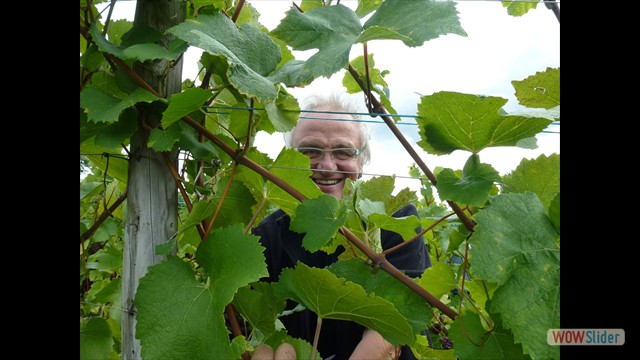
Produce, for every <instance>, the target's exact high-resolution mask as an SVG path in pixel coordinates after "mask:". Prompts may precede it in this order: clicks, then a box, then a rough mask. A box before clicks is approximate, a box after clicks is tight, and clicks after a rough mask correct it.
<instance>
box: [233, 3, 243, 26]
mask: <svg viewBox="0 0 640 360" xmlns="http://www.w3.org/2000/svg"><path fill="white" fill-rule="evenodd" d="M243 6H244V0H240V1H238V5H236V11H234V12H233V15H232V16H231V21H233V22H234V23H235V22H236V21H237V20H238V16H240V11H242V7H243Z"/></svg>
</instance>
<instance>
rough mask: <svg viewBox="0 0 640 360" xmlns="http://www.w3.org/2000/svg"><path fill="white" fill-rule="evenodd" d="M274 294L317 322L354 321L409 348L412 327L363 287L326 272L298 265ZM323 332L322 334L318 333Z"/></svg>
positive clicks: (285, 273) (285, 275) (283, 277)
mask: <svg viewBox="0 0 640 360" xmlns="http://www.w3.org/2000/svg"><path fill="white" fill-rule="evenodd" d="M278 284H279V286H278V287H277V288H276V291H277V292H279V293H280V294H281V296H283V297H287V298H290V299H292V300H295V301H297V302H298V303H300V304H302V305H303V306H305V307H306V308H307V309H309V310H311V311H313V312H314V313H316V314H317V315H318V317H319V318H323V319H337V320H350V321H355V322H357V323H359V324H361V325H363V326H366V327H367V328H370V329H374V330H376V331H378V332H379V333H380V334H381V335H382V336H383V337H384V338H385V339H386V340H387V341H389V342H390V343H392V344H394V345H399V344H411V343H412V342H413V340H414V336H413V333H412V331H411V325H409V323H408V322H407V320H406V319H405V317H404V316H402V314H400V312H398V310H397V309H396V308H395V307H394V306H393V304H392V303H391V302H389V301H387V300H385V299H383V298H381V297H379V296H375V295H370V294H367V293H366V292H365V290H364V289H363V288H362V286H360V285H358V284H355V283H353V282H351V281H347V280H345V279H342V278H338V277H336V276H335V275H334V274H333V273H331V272H330V271H329V270H327V269H318V268H314V267H309V266H307V265H305V264H303V263H298V265H296V267H295V268H294V269H290V268H287V269H284V270H283V271H282V273H281V274H280V281H279V282H278ZM321 331H322V330H321Z"/></svg>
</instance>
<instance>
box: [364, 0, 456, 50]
mask: <svg viewBox="0 0 640 360" xmlns="http://www.w3.org/2000/svg"><path fill="white" fill-rule="evenodd" d="M415 14H420V16H415ZM363 28H364V32H362V34H360V36H359V37H358V39H357V40H356V42H358V43H363V42H367V41H371V40H383V39H395V40H401V41H402V42H403V43H404V44H405V45H407V46H409V47H416V46H421V45H422V44H424V42H425V41H428V40H432V39H435V38H437V37H439V36H440V35H445V34H456V35H460V36H467V33H466V32H465V31H464V29H462V27H461V26H460V19H459V18H458V11H457V9H456V4H455V3H454V2H452V1H447V2H443V1H433V0H412V1H405V0H386V1H384V2H382V4H380V6H379V7H378V9H377V10H376V12H375V13H374V14H373V15H372V16H371V17H370V18H369V20H367V22H365V24H364V26H363Z"/></svg>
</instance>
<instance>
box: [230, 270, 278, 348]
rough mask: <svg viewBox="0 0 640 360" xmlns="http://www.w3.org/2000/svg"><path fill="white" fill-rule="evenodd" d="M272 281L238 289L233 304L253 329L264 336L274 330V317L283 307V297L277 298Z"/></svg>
mask: <svg viewBox="0 0 640 360" xmlns="http://www.w3.org/2000/svg"><path fill="white" fill-rule="evenodd" d="M273 288H274V285H273V284H272V283H264V282H257V283H254V284H252V285H251V286H245V287H243V288H240V289H239V290H238V293H237V294H236V297H235V299H234V300H233V306H234V308H235V309H236V310H238V312H240V314H242V317H243V318H244V319H245V320H246V321H248V322H249V323H250V324H251V326H252V328H253V329H258V330H260V331H261V332H262V333H263V334H264V335H265V336H269V335H271V334H273V333H275V332H276V327H275V324H276V317H277V316H278V314H279V313H281V312H282V311H283V310H284V309H285V305H286V302H285V300H284V299H278V298H277V297H276V295H275V293H274V289H273Z"/></svg>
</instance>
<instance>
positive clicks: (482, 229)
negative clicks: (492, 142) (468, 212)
mask: <svg viewBox="0 0 640 360" xmlns="http://www.w3.org/2000/svg"><path fill="white" fill-rule="evenodd" d="M489 202H490V205H489V206H488V207H485V208H484V209H482V210H480V211H479V212H478V214H477V215H476V219H477V225H476V227H475V230H474V233H473V235H472V236H471V238H470V239H469V243H470V244H471V249H470V255H471V261H472V264H473V268H472V270H473V273H472V275H473V276H474V277H475V278H476V280H487V281H489V282H494V283H497V284H498V288H497V289H496V290H495V292H494V294H493V298H492V300H491V306H490V312H493V313H500V314H501V315H502V320H503V325H504V327H505V328H507V329H510V330H511V331H512V332H513V334H514V337H515V339H516V341H517V342H519V343H522V347H523V349H524V351H525V353H528V354H530V355H531V356H532V357H533V358H541V359H548V358H555V357H557V353H556V352H557V351H558V350H557V349H558V348H557V347H554V346H549V345H548V344H547V341H546V333H547V330H548V329H555V328H559V327H560V248H559V245H558V243H557V242H556V238H557V237H558V233H557V231H556V230H555V228H554V226H553V224H552V222H551V220H550V219H549V217H548V215H547V212H546V210H545V208H544V206H543V205H542V203H541V202H540V199H538V197H537V196H536V195H535V194H533V193H530V192H527V193H524V194H502V195H498V196H496V197H493V198H490V199H489Z"/></svg>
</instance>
